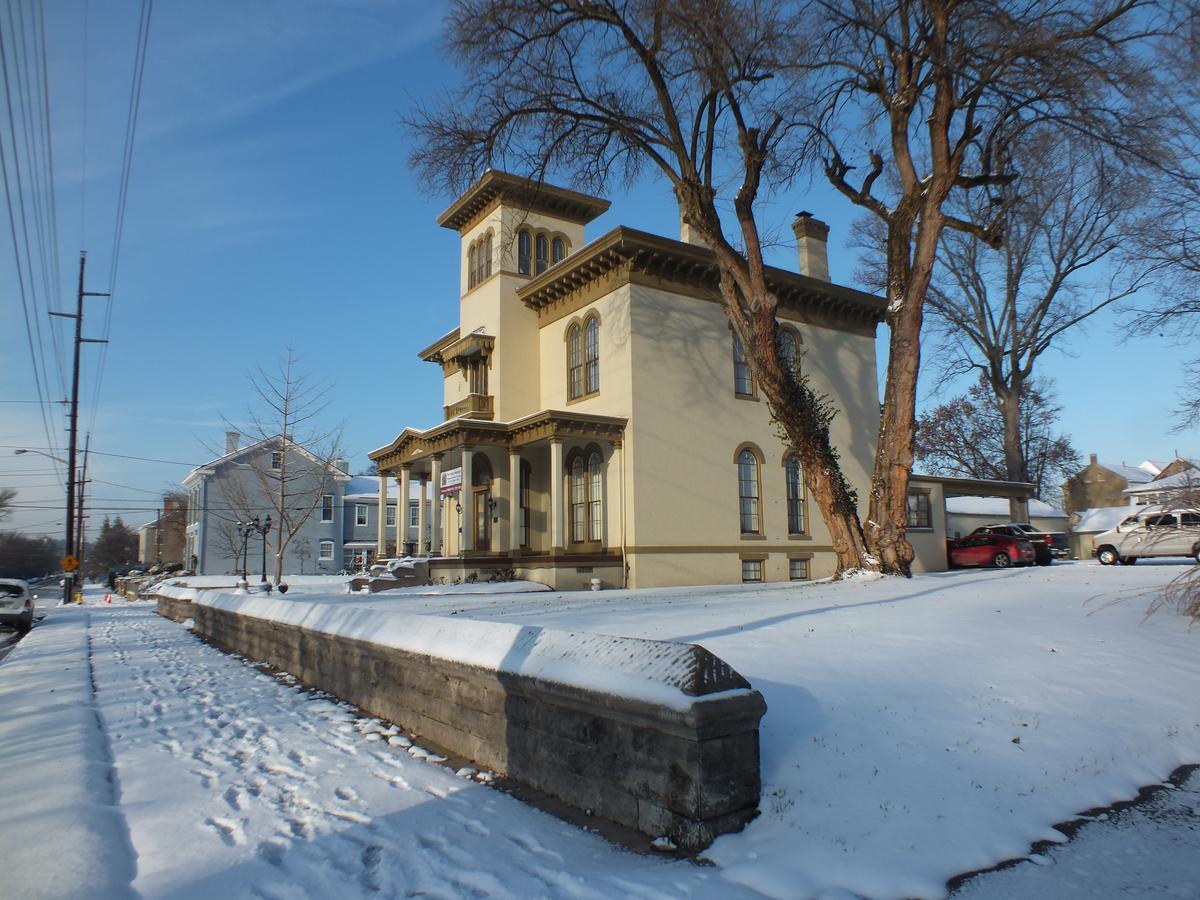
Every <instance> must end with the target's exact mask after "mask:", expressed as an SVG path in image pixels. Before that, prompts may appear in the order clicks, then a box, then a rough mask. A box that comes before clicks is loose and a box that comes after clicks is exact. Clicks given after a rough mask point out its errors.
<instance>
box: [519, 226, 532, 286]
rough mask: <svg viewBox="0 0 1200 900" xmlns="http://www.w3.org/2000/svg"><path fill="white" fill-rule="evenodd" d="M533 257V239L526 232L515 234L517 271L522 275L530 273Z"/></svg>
mask: <svg viewBox="0 0 1200 900" xmlns="http://www.w3.org/2000/svg"><path fill="white" fill-rule="evenodd" d="M532 257H533V238H531V237H530V236H529V232H528V231H524V230H522V231H519V232H517V271H518V272H519V273H520V274H522V275H528V274H529V273H530V264H531V262H532Z"/></svg>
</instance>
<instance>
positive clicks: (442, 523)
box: [370, 410, 626, 589]
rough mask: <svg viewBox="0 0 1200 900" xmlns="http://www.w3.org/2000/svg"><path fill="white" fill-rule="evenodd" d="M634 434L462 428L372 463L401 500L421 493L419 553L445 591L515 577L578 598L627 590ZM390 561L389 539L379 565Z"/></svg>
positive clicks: (568, 424)
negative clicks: (596, 583) (581, 593)
mask: <svg viewBox="0 0 1200 900" xmlns="http://www.w3.org/2000/svg"><path fill="white" fill-rule="evenodd" d="M625 425H626V420H625V419H623V418H616V417H610V416H587V415H580V414H577V413H567V412H561V411H556V410H544V411H541V412H538V413H535V414H533V415H531V416H526V417H524V418H521V419H518V420H515V421H512V422H493V421H488V420H482V419H468V418H458V419H452V420H451V421H448V422H445V423H443V424H442V425H439V426H436V427H434V428H430V429H427V430H425V431H418V430H414V429H406V430H405V431H404V432H402V433H401V434H400V436H399V437H397V438H396V440H395V441H393V442H392V443H391V444H389V445H388V446H387V447H383V448H380V449H379V450H376V451H375V452H374V453H371V454H370V458H371V459H372V460H374V461H375V462H376V463H377V464H378V466H379V471H380V474H381V475H384V476H390V477H392V478H395V481H396V485H397V487H398V489H399V496H401V497H407V496H409V490H410V486H411V485H412V483H413V482H414V481H416V482H417V483H418V484H419V485H420V491H419V497H420V500H419V501H418V507H417V534H418V535H421V536H422V539H421V540H420V541H419V546H418V547H416V548H414V549H415V550H416V555H418V556H421V557H427V558H429V562H430V577H431V579H432V580H434V581H435V582H436V581H441V580H445V581H446V582H451V581H454V580H455V579H459V580H469V579H471V578H475V579H478V580H482V581H486V580H488V579H489V578H492V579H499V578H506V577H513V576H515V577H519V578H525V579H528V580H531V581H538V582H541V583H544V584H548V585H550V586H551V587H554V588H561V589H569V588H581V587H587V586H589V585H590V583H591V580H592V579H593V578H599V579H600V580H601V582H602V583H603V584H604V585H605V586H606V587H622V586H624V585H625V584H626V574H625V572H626V570H625V553H624V547H625V508H624V462H623V450H622V440H623V436H624V431H625ZM387 484H388V479H387V478H384V479H383V480H382V485H383V488H382V490H381V491H380V497H379V504H380V509H381V510H383V509H385V508H386V505H387V493H388V492H387ZM381 520H382V513H381ZM386 551H387V546H386V543H385V541H384V535H383V533H382V531H381V533H380V535H379V545H378V547H377V555H378V556H380V557H382V556H383V555H384V554H385V553H386Z"/></svg>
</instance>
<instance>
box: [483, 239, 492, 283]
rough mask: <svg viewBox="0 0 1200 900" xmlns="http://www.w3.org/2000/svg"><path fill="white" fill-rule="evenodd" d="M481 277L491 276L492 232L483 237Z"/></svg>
mask: <svg viewBox="0 0 1200 900" xmlns="http://www.w3.org/2000/svg"><path fill="white" fill-rule="evenodd" d="M483 277H484V278H491V277H492V233H491V232H490V231H489V232H488V233H487V237H485V238H484V239H483Z"/></svg>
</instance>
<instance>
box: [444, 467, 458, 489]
mask: <svg viewBox="0 0 1200 900" xmlns="http://www.w3.org/2000/svg"><path fill="white" fill-rule="evenodd" d="M461 489H462V466H459V467H458V468H457V469H447V470H446V471H445V472H443V473H442V488H441V493H443V494H457V493H458V492H459V491H460V490H461Z"/></svg>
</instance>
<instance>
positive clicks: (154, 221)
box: [0, 0, 1198, 534]
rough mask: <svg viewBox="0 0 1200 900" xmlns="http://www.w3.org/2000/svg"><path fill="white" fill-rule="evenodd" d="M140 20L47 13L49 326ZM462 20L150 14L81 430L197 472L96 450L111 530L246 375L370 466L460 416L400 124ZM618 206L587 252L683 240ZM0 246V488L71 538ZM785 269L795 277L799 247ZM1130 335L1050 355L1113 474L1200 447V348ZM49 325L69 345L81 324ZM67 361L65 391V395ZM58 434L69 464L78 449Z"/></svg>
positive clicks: (350, 3) (85, 233) (292, 13)
mask: <svg viewBox="0 0 1200 900" xmlns="http://www.w3.org/2000/svg"><path fill="white" fill-rule="evenodd" d="M26 8H28V5H26ZM139 10H140V5H139V4H137V3H134V2H130V0H114V2H107V3H104V4H100V3H92V4H91V6H90V9H88V10H87V13H86V16H85V7H84V3H83V2H81V0H65V2H62V3H55V4H47V5H46V43H47V55H48V76H49V77H48V80H49V96H50V106H51V116H52V127H53V131H52V137H53V150H54V157H55V173H56V200H57V211H58V212H57V214H58V225H59V229H58V231H59V248H60V261H59V264H60V273H61V275H60V277H61V288H60V293H59V295H56V296H55V297H53V298H51V302H50V304H49V305H50V306H51V307H52V308H59V309H63V308H67V304H73V302H74V293H73V292H74V286H75V280H76V273H77V268H78V253H79V250H80V249H81V246H82V248H86V249H87V250H88V251H89V261H88V278H87V282H88V288H89V289H90V290H105V289H107V286H108V284H109V282H110V274H111V271H110V270H111V260H112V243H113V232H114V221H115V216H116V198H117V186H118V177H119V174H120V162H121V152H122V142H123V138H124V132H125V121H126V112H127V108H128V102H129V86H130V77H131V72H132V62H133V58H134V45H135V37H136V34H137V23H138V14H139ZM441 10H442V8H441V6H440V4H437V3H421V4H417V3H384V2H367V0H339V2H322V0H288V2H282V0H264V2H255V3H252V4H247V3H239V2H231V0H211V2H205V3H203V4H200V3H166V2H160V3H159V4H158V5H157V6H156V7H155V8H154V14H153V19H152V22H151V27H150V41H149V49H148V55H147V61H146V68H145V76H144V87H143V91H142V99H141V108H140V113H139V121H138V137H137V143H136V147H135V150H134V157H133V168H132V173H131V181H130V187H129V194H128V201H127V202H128V206H127V212H126V219H125V227H124V238H123V241H122V245H121V250H120V257H119V260H120V262H119V270H118V278H117V282H116V291H115V294H114V297H113V299H112V319H111V329H110V333H109V338H110V341H111V343H110V345H109V346H108V351H107V356H106V363H105V366H104V372H103V380H102V383H101V389H100V392H99V402H98V403H95V404H94V403H93V402H92V399H93V397H94V395H95V384H96V376H97V361H98V359H99V358H100V353H101V351H100V350H99V348H98V347H95V346H89V347H85V348H84V351H83V355H84V360H85V366H84V369H83V376H82V384H83V389H82V390H81V396H82V397H83V398H84V399H85V401H86V402H85V406H84V412H83V415H82V417H81V421H82V422H83V424H84V426H87V425H88V424H90V423H92V422H94V429H93V436H92V447H93V449H96V450H98V451H102V452H104V453H109V454H123V455H126V456H141V457H152V458H155V459H163V460H172V461H178V463H179V464H163V463H157V462H145V461H138V460H129V459H122V458H120V457H118V456H99V455H97V456H94V457H93V460H92V474H93V475H94V476H95V478H96V479H98V483H96V484H93V485H92V489H91V496H92V497H94V498H95V500H94V503H93V509H94V510H95V517H94V518H93V519H92V520H91V524H92V526H93V527H96V526H98V524H99V521H100V518H101V517H102V516H103V515H104V514H105V513H106V512H107V513H109V514H112V515H122V516H123V518H124V519H125V521H126V522H127V523H131V524H139V523H141V522H143V521H148V520H150V519H152V518H153V517H154V511H153V510H154V506H155V495H156V494H157V493H158V492H161V490H163V489H166V488H169V487H171V486H172V485H174V484H177V483H178V480H179V479H180V478H181V477H182V476H183V475H184V474H185V473H186V472H187V469H188V465H187V464H198V463H202V462H204V461H205V460H207V459H208V458H210V457H211V455H212V454H211V453H210V450H211V448H214V447H218V446H220V444H221V442H222V432H223V431H224V423H223V420H222V419H223V417H225V418H229V419H232V420H233V421H235V422H236V421H239V420H241V419H243V418H244V415H245V412H246V409H247V406H248V403H249V400H250V398H249V394H248V381H247V376H248V373H250V372H251V371H252V370H253V369H254V367H255V366H256V365H257V364H259V363H262V364H264V365H266V366H270V365H271V364H272V363H273V362H274V360H276V359H277V358H278V357H279V356H280V355H282V353H283V352H284V350H285V348H286V347H288V346H291V347H294V348H295V350H296V351H297V353H298V354H299V355H300V356H301V357H302V360H303V368H304V369H305V370H306V371H308V372H309V373H310V374H311V376H312V377H313V378H314V379H315V380H318V381H324V382H327V383H329V384H330V385H331V393H330V397H331V399H332V403H331V406H330V409H329V411H328V420H329V424H330V425H334V424H337V423H338V422H344V424H345V436H344V444H345V446H346V449H347V451H348V455H349V457H350V459H351V460H352V464H353V466H354V468H355V470H357V469H358V468H360V467H362V466H365V465H366V464H367V459H366V454H367V452H368V451H370V450H372V449H374V448H375V447H378V446H380V445H382V444H386V443H387V442H389V441H390V440H391V439H392V438H393V437H394V436H395V435H396V434H397V433H398V432H399V431H400V430H401V429H402V428H404V427H405V426H408V425H414V426H418V427H427V426H429V425H432V424H435V423H437V422H438V421H439V420H440V417H441V399H442V398H441V379H440V374H439V370H438V369H437V367H435V366H432V365H429V364H427V363H422V362H420V361H419V360H418V359H417V358H416V353H417V351H418V350H419V349H421V348H422V347H424V346H427V345H428V344H429V343H431V342H432V341H433V340H434V339H435V338H437V337H438V336H440V335H441V334H443V333H445V332H446V331H448V330H449V329H451V328H453V327H454V326H455V325H456V324H457V309H458V298H457V290H458V268H457V267H458V265H459V259H458V257H459V252H458V239H457V235H455V234H454V233H452V232H450V231H447V230H444V229H440V228H438V227H437V226H436V225H435V224H434V219H435V218H436V216H437V214H438V213H439V212H441V211H442V210H443V209H444V208H445V207H446V206H447V205H449V203H450V202H451V200H452V199H453V198H451V197H447V196H428V195H427V194H424V193H422V191H421V189H420V186H419V185H418V183H417V180H416V178H415V177H414V175H413V174H412V173H411V172H410V171H409V170H408V168H407V164H406V156H407V151H408V149H409V136H408V135H407V134H406V131H405V129H404V127H403V126H402V125H400V124H399V118H400V116H401V115H402V114H403V113H404V111H405V110H407V109H409V108H410V107H411V105H412V104H413V102H414V101H415V100H416V99H419V98H427V97H431V96H435V95H437V94H438V93H439V92H440V91H443V90H446V89H448V88H450V87H452V86H453V84H454V83H455V81H456V79H457V78H458V77H459V76H458V73H457V72H456V70H455V69H454V67H453V65H452V63H451V62H450V61H448V60H447V59H446V58H445V57H444V55H443V54H442V52H441V50H440V32H441V25H442V23H441ZM85 19H86V21H87V23H88V28H87V39H86V59H87V81H86V101H87V102H86V140H85V139H84V136H85V130H84V114H83V113H84V94H85V91H84V69H83V60H84V56H85V52H84V50H85V42H84V28H83V23H84V21H85ZM85 171H86V177H85ZM611 199H612V201H613V206H612V209H611V210H610V211H609V212H608V213H606V214H605V215H604V216H602V217H601V218H600V219H599V220H597V221H596V222H594V223H593V224H592V225H591V226H590V230H589V236H591V237H595V236H598V235H600V234H602V233H604V232H605V231H607V230H609V229H610V228H612V227H614V226H616V225H618V224H625V225H630V226H633V227H636V228H642V229H645V230H648V231H654V232H659V233H662V234H667V235H671V236H675V235H677V233H678V224H677V216H676V212H675V208H674V205H673V201H672V198H671V195H670V192H669V190H668V189H667V187H666V186H665V185H664V184H662V183H658V182H656V181H649V182H647V183H646V184H644V185H641V186H639V189H638V190H637V191H635V192H630V193H629V194H626V193H625V192H623V191H620V190H619V189H616V190H614V191H613V192H612V193H611ZM800 209H809V210H813V211H814V212H816V214H817V215H818V216H819V217H821V218H823V219H825V220H826V221H827V222H829V223H830V225H831V226H832V234H831V237H830V240H831V247H830V255H831V260H830V263H831V270H832V274H833V277H834V279H835V280H837V281H842V282H850V281H851V280H852V277H853V272H854V269H855V255H854V251H853V250H850V249H848V248H847V247H846V246H845V243H846V238H847V236H848V234H849V229H850V225H851V223H852V222H853V221H854V219H855V218H856V217H857V215H858V214H857V212H856V211H855V210H854V209H853V208H852V207H851V206H850V205H849V204H848V203H847V202H846V201H845V200H843V199H842V198H840V197H839V196H837V195H835V194H833V193H832V192H831V191H830V190H829V189H828V188H825V187H824V186H823V185H822V184H819V183H817V184H807V183H805V184H801V185H798V186H797V187H796V189H795V190H793V191H792V192H790V193H789V194H788V195H786V196H782V197H776V198H772V199H771V200H770V201H769V202H767V203H765V204H764V205H763V206H762V208H761V210H760V214H761V216H762V217H763V220H764V221H765V223H766V224H767V226H768V227H770V228H773V229H775V232H776V233H777V234H780V235H783V234H786V235H788V236H789V237H790V233H789V232H788V230H787V225H788V223H789V222H790V220H791V217H792V215H793V214H794V213H795V212H796V211H798V210H800ZM0 230H2V231H3V238H2V240H3V245H2V246H0V289H2V290H3V302H2V303H0V329H2V330H3V333H4V334H5V335H7V336H8V338H9V339H8V340H7V341H6V345H7V351H8V352H6V353H5V354H4V356H3V357H2V359H0V400H3V401H6V402H4V403H0V422H2V425H0V486H13V487H16V488H18V490H19V491H20V494H19V497H18V500H17V502H18V503H19V504H22V505H28V506H31V507H36V506H45V507H48V508H46V509H32V508H30V509H22V510H20V511H19V512H18V514H17V515H16V516H14V517H13V519H11V520H9V522H7V523H5V527H12V526H22V527H27V528H28V529H29V530H30V531H33V532H41V531H44V532H47V533H54V534H57V533H58V531H59V530H60V526H58V525H57V524H56V523H58V522H61V520H62V514H61V512H60V511H59V509H60V507H61V500H62V492H61V489H60V488H59V487H58V485H57V483H56V477H55V476H54V475H53V474H52V473H50V469H51V468H52V466H53V464H51V463H50V461H48V460H45V459H39V458H37V457H33V456H31V455H26V456H22V457H15V456H12V450H13V449H14V448H17V447H36V448H45V447H46V445H47V441H46V437H45V436H44V434H43V428H42V424H41V420H40V418H39V417H38V413H37V409H38V408H37V406H36V405H32V404H28V403H12V402H8V401H14V400H17V401H26V400H30V399H33V398H34V397H35V396H36V394H35V387H34V382H33V378H32V372H31V365H30V361H29V351H28V349H27V348H26V346H25V340H24V328H25V326H24V320H23V317H22V312H21V304H20V301H19V299H18V294H17V279H16V272H15V269H14V263H13V256H12V249H11V239H10V234H9V231H8V223H7V220H6V219H5V220H3V224H2V226H0ZM771 253H772V257H771V261H772V262H774V263H775V264H777V265H782V266H785V267H789V268H794V266H795V252H794V250H793V249H791V248H790V247H788V246H780V247H777V248H775V249H774V250H772V251H771ZM107 302H108V301H106V300H103V299H96V300H89V301H88V308H87V309H88V319H87V321H88V325H87V327H86V329H85V331H86V332H87V333H88V334H91V335H96V334H98V333H99V332H100V331H101V330H102V329H103V324H104V317H105V304H106V303H107ZM1119 320H1120V317H1119V316H1117V315H1105V316H1102V317H1099V318H1097V319H1096V321H1094V322H1093V323H1091V324H1090V325H1089V326H1088V327H1087V328H1086V329H1085V330H1083V331H1082V332H1078V333H1076V335H1075V337H1074V338H1073V339H1072V340H1071V341H1070V342H1069V343H1068V344H1067V345H1065V349H1066V351H1067V352H1065V353H1058V354H1054V355H1052V356H1051V357H1048V358H1047V359H1046V362H1045V365H1044V367H1043V371H1044V372H1045V373H1046V374H1049V375H1051V376H1052V377H1053V378H1054V379H1055V380H1056V382H1057V386H1058V398H1059V400H1060V402H1062V404H1063V405H1064V407H1065V413H1064V416H1063V420H1062V427H1063V430H1064V431H1066V432H1067V433H1069V434H1070V435H1071V436H1072V438H1073V440H1074V443H1075V446H1076V447H1077V449H1079V451H1080V452H1081V453H1084V454H1086V453H1088V452H1097V453H1099V454H1100V456H1101V458H1102V459H1106V460H1111V461H1114V462H1116V461H1126V462H1128V463H1131V464H1132V463H1137V462H1140V461H1141V460H1142V459H1144V458H1145V457H1147V456H1150V457H1169V456H1171V455H1172V453H1173V452H1174V450H1175V449H1178V450H1179V451H1180V452H1181V453H1184V454H1185V455H1198V448H1197V447H1196V446H1195V442H1196V436H1197V434H1196V431H1194V430H1193V431H1192V432H1190V433H1187V434H1184V435H1171V434H1169V433H1168V430H1169V428H1170V425H1171V421H1170V410H1171V408H1172V407H1173V406H1174V404H1175V400H1176V390H1177V386H1178V384H1179V381H1180V378H1179V376H1178V367H1179V365H1180V363H1181V362H1182V360H1183V359H1184V358H1185V357H1186V356H1187V355H1188V354H1187V353H1185V352H1184V350H1182V349H1181V348H1179V347H1178V346H1176V345H1174V344H1173V343H1172V342H1171V341H1170V336H1169V335H1164V336H1161V337H1155V338H1149V339H1140V340H1137V341H1128V342H1123V340H1122V338H1123V335H1122V330H1121V328H1120V325H1119ZM48 327H51V328H53V329H54V333H55V334H57V335H59V340H60V347H61V348H62V350H63V352H64V353H66V352H67V345H66V341H65V338H64V334H65V330H64V329H63V325H62V324H61V320H60V323H59V324H54V325H52V326H48ZM881 334H882V332H881ZM880 346H881V349H882V348H883V346H884V341H882V340H881V341H880ZM47 358H48V363H47V366H48V368H49V370H50V379H51V382H52V385H53V388H52V391H51V393H52V394H53V395H54V396H55V397H59V396H62V394H63V392H62V388H61V386H60V383H59V379H60V375H59V374H58V373H59V370H58V367H57V365H56V364H55V362H54V360H53V358H52V357H50V355H49V354H48V355H47ZM64 358H65V357H64ZM882 367H883V359H882V356H881V360H880V369H881V371H882ZM66 375H67V377H69V372H67V373H66ZM51 427H52V428H62V427H65V418H64V417H62V416H59V417H58V420H57V421H56V422H53V421H52V423H51ZM55 442H56V443H58V444H59V445H60V446H62V447H65V443H66V440H65V433H62V436H61V437H58V436H56V438H55ZM40 472H46V473H47V474H46V475H44V476H43V475H38V474H35V473H40ZM99 481H105V482H110V483H111V484H102V483H99Z"/></svg>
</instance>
